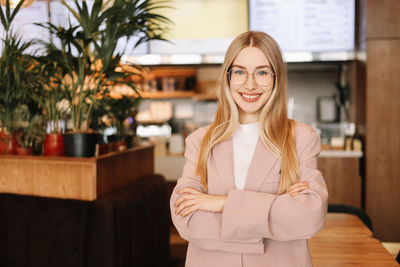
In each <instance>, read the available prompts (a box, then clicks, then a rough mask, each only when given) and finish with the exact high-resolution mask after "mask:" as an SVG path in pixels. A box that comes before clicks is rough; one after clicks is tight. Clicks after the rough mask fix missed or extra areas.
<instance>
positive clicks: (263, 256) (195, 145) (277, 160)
mask: <svg viewBox="0 0 400 267" xmlns="http://www.w3.org/2000/svg"><path fill="white" fill-rule="evenodd" d="M222 68H223V71H222V74H221V76H220V80H219V86H218V89H217V94H218V109H217V113H216V116H215V119H214V122H213V123H212V124H211V125H209V126H206V127H202V128H199V129H198V130H196V131H195V132H193V133H192V134H191V135H189V136H188V137H187V138H186V151H185V157H186V163H185V166H184V170H183V175H182V177H181V178H180V179H179V180H178V183H177V186H176V187H175V189H174V191H173V193H172V196H171V203H170V204H171V214H172V220H173V222H174V224H175V226H176V228H177V230H178V232H179V234H180V235H181V236H182V237H183V238H184V239H186V240H188V241H189V246H188V251H187V257H186V266H212V267H214V266H229V267H236V266H251V267H257V266H279V267H286V266H296V267H298V266H300V267H301V266H312V262H311V257H310V252H309V248H308V243H307V239H308V238H311V237H312V236H313V235H314V234H316V233H317V232H318V231H319V230H321V229H322V228H323V226H324V223H325V217H326V211H327V199H328V193H327V190H326V185H325V182H324V178H323V177H322V175H321V173H320V172H319V171H318V170H317V156H318V154H319V152H320V138H319V135H318V134H317V133H316V132H315V131H314V130H313V129H312V128H310V127H309V126H307V125H306V124H304V123H300V122H295V121H293V120H289V119H288V118H287V114H286V79H287V73H286V65H285V63H284V61H283V58H282V53H281V51H280V48H279V46H278V44H277V43H276V42H275V41H274V40H273V39H272V38H271V37H270V36H269V35H267V34H265V33H262V32H246V33H243V34H241V35H239V36H238V37H237V38H236V39H235V40H234V41H233V42H232V44H231V45H230V47H229V48H228V51H227V53H226V55H225V60H224V64H223V66H222Z"/></svg>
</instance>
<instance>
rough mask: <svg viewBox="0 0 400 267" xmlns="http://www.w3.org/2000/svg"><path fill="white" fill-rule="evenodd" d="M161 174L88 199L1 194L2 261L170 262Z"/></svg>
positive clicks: (9, 264) (11, 264)
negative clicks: (104, 195) (100, 196)
mask: <svg viewBox="0 0 400 267" xmlns="http://www.w3.org/2000/svg"><path fill="white" fill-rule="evenodd" d="M169 220H170V216H169V206H168V190H167V184H166V182H165V180H164V178H163V177H162V176H158V175H156V176H153V177H146V178H143V179H141V180H139V181H137V182H135V183H134V184H131V185H129V186H126V187H124V188H123V189H121V190H119V191H116V192H114V193H112V194H110V195H108V196H107V197H105V198H103V199H99V200H96V201H92V202H86V201H75V200H62V199H53V198H41V197H33V196H20V195H13V194H0V266H2V267H18V266H27V267H31V266H32V267H33V266H40V267H46V266H49V267H55V266H57V267H63V266H74V267H79V266H89V267H90V266H96V267H101V266H104V267H106V266H110V267H119V266H121V267H128V266H143V267H145V266H168V265H169V264H168V263H169V226H170V224H169Z"/></svg>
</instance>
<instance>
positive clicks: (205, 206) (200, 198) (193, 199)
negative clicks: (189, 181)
mask: <svg viewBox="0 0 400 267" xmlns="http://www.w3.org/2000/svg"><path fill="white" fill-rule="evenodd" d="M178 194H180V195H181V196H180V197H179V198H178V199H177V200H176V202H175V204H174V206H175V214H177V215H181V216H183V217H185V216H187V215H189V214H190V213H192V212H194V211H196V210H205V211H211V212H222V211H223V209H224V206H225V202H226V196H217V195H210V194H205V193H203V192H201V191H198V190H196V189H194V188H190V187H186V188H182V189H181V190H179V191H178Z"/></svg>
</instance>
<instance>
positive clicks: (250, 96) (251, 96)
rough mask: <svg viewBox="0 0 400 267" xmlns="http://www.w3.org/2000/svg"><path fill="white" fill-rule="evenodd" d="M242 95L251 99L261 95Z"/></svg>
mask: <svg viewBox="0 0 400 267" xmlns="http://www.w3.org/2000/svg"><path fill="white" fill-rule="evenodd" d="M241 95H242V96H244V97H245V98H249V99H254V98H257V97H259V96H260V95H246V94H241Z"/></svg>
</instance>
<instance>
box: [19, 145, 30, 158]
mask: <svg viewBox="0 0 400 267" xmlns="http://www.w3.org/2000/svg"><path fill="white" fill-rule="evenodd" d="M17 154H18V155H21V156H28V155H32V154H33V149H32V148H31V147H17Z"/></svg>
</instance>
